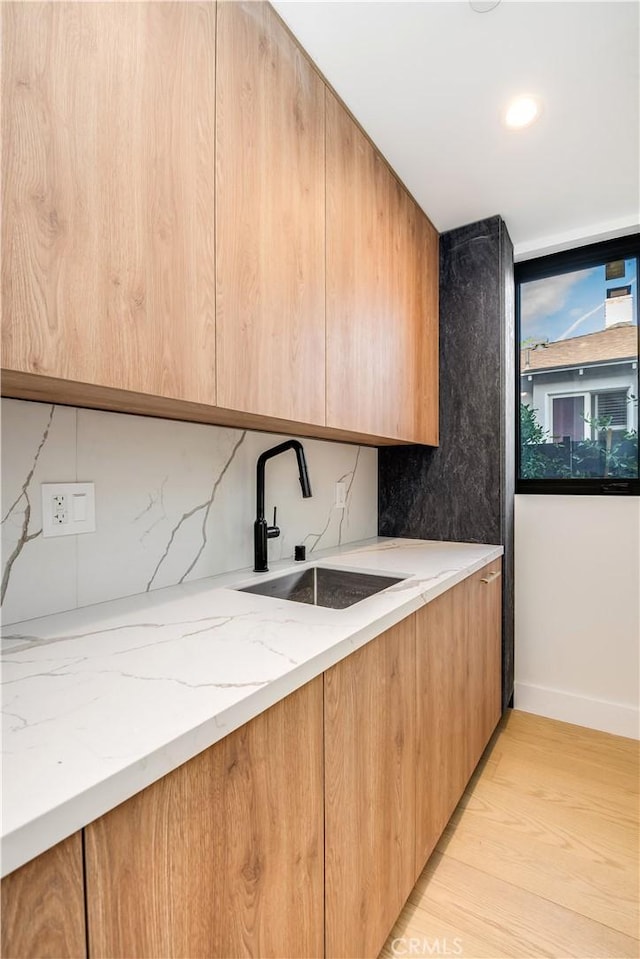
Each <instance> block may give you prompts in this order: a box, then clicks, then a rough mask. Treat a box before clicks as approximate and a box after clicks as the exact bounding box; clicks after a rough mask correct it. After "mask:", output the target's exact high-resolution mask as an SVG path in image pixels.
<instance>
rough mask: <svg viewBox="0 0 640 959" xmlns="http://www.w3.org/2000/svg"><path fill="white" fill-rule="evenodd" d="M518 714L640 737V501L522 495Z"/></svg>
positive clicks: (517, 553) (517, 607)
mask: <svg viewBox="0 0 640 959" xmlns="http://www.w3.org/2000/svg"><path fill="white" fill-rule="evenodd" d="M515 584H516V585H515V616H516V621H515V699H514V704H515V706H516V708H518V709H523V710H525V711H527V712H532V713H538V714H539V715H542V716H550V717H552V718H554V719H561V720H564V721H566V722H570V723H576V724H578V725H581V726H589V727H592V728H594V729H601V730H605V731H607V732H612V733H617V734H618V735H622V736H632V737H635V738H640V720H639V717H640V711H639V706H640V500H639V499H638V498H635V497H618V498H607V497H604V496H599V497H596V496H531V495H519V496H516V502H515Z"/></svg>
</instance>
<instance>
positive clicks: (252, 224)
mask: <svg viewBox="0 0 640 959" xmlns="http://www.w3.org/2000/svg"><path fill="white" fill-rule="evenodd" d="M217 59H218V65H217V114H216V270H217V350H218V394H217V395H218V399H217V402H218V406H221V407H226V408H229V409H234V410H245V411H248V412H251V413H261V414H263V415H265V416H273V417H280V418H284V419H291V420H298V421H301V422H305V423H315V424H321V425H323V424H324V422H325V409H324V403H325V376H324V349H325V346H324V341H325V326H324V282H325V272H324V242H325V236H324V204H325V188H324V84H323V82H322V80H321V79H320V76H319V75H318V74H317V73H316V71H315V70H314V69H313V67H312V66H311V64H310V63H309V61H308V60H307V59H306V57H305V55H304V54H303V53H302V51H301V49H300V48H299V47H298V46H297V44H296V43H295V42H294V41H293V39H292V38H291V36H290V34H289V33H288V32H287V30H286V29H285V27H284V26H283V25H282V23H281V21H280V20H279V19H278V17H277V16H276V14H275V13H274V11H273V9H272V8H271V6H270V5H269V4H267V3H262V2H235V3H219V4H218V54H217Z"/></svg>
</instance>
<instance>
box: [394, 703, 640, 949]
mask: <svg viewBox="0 0 640 959" xmlns="http://www.w3.org/2000/svg"><path fill="white" fill-rule="evenodd" d="M638 759H639V747H638V743H636V742H635V741H634V740H631V739H622V738H620V737H618V736H610V735H608V734H607V733H599V732H595V731H593V730H590V729H583V728H582V727H580V726H570V725H568V724H566V723H559V722H555V721H554V720H550V719H543V718H541V717H539V716H532V715H530V714H528V713H521V712H517V711H515V710H514V711H509V713H508V714H507V716H506V717H505V719H503V721H502V723H501V725H500V726H499V728H498V730H497V731H496V734H495V736H494V738H493V740H492V742H491V744H490V745H489V747H488V749H487V752H486V753H485V756H484V758H483V761H482V763H481V764H480V766H479V767H478V769H477V770H476V773H475V775H474V777H473V779H472V781H471V782H470V783H469V786H468V787H467V790H466V792H465V794H464V796H463V797H462V799H461V801H460V804H459V806H458V808H457V809H456V811H455V813H454V814H453V817H452V819H451V822H450V823H449V825H448V827H447V829H446V831H445V833H444V835H443V836H442V838H441V840H440V842H439V844H438V846H437V848H436V851H435V852H434V854H433V856H432V857H431V859H430V860H429V862H428V863H427V866H426V868H425V870H424V872H423V873H422V875H421V877H420V879H419V880H418V882H417V884H416V886H415V888H414V890H413V892H412V893H411V896H410V898H409V901H408V902H407V905H406V906H405V909H404V911H403V913H402V915H401V916H400V919H399V920H398V922H397V923H396V926H395V928H394V930H393V932H392V933H391V936H390V937H389V940H388V941H387V943H386V945H385V948H384V950H383V951H382V953H381V956H383V957H413V959H422V957H426V956H429V957H433V956H460V957H462V959H478V957H492V959H496V957H499V956H517V957H520V959H534V957H537V956H555V957H568V956H575V957H579V959H586V957H591V956H593V957H598V959H605V957H620V956H629V957H633V959H638V957H640V941H639V940H640V927H639V918H638V898H639V862H640V860H639V833H640V827H639V810H640V790H639V783H640V775H639V763H638Z"/></svg>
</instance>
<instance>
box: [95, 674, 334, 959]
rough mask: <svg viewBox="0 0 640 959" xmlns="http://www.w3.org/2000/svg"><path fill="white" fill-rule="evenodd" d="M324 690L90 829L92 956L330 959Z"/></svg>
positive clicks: (241, 732)
mask: <svg viewBox="0 0 640 959" xmlns="http://www.w3.org/2000/svg"><path fill="white" fill-rule="evenodd" d="M322 696H323V692H322V677H321V676H320V677H318V678H317V679H315V680H313V681H312V682H311V683H309V684H308V685H306V686H304V687H302V688H301V689H299V690H298V691H297V692H295V693H293V694H292V695H291V696H288V697H287V698H286V699H284V700H283V701H282V702H280V703H277V704H276V705H275V706H273V707H271V709H269V710H267V712H265V713H262V714H261V715H260V716H258V717H256V719H254V720H252V721H251V722H249V723H247V725H245V726H243V727H242V728H241V729H238V730H237V731H236V732H233V733H231V734H230V735H229V736H227V737H226V738H225V739H223V740H222V741H221V742H219V743H217V744H216V745H214V746H212V747H211V748H210V749H208V750H206V751H205V752H203V753H201V754H200V755H199V756H197V757H196V758H195V759H193V760H191V761H190V762H188V763H185V764H184V765H183V766H181V767H180V768H179V769H176V770H175V771H174V772H172V773H171V774H170V775H168V776H166V777H165V778H164V779H161V780H160V781H159V782H157V783H155V784H154V785H152V786H150V787H149V788H148V789H145V790H144V791H143V792H141V793H139V794H138V795H137V796H134V797H133V798H132V799H130V800H128V801H127V802H125V803H123V804H122V805H121V806H119V807H117V808H116V809H114V810H112V811H111V812H109V813H108V814H107V815H106V816H103V817H102V819H99V820H97V821H96V822H94V823H92V824H91V825H90V826H88V827H87V829H86V868H87V900H88V919H89V951H90V954H91V955H92V956H109V957H112V959H113V957H131V956H136V957H143V956H148V957H157V956H172V957H199V956H202V957H209V959H211V957H224V959H226V957H229V956H234V957H240V956H254V957H268V956H273V957H281V956H292V957H293V956H296V957H303V956H313V957H316V956H321V955H323V952H324V941H323V813H322V778H323V768H322Z"/></svg>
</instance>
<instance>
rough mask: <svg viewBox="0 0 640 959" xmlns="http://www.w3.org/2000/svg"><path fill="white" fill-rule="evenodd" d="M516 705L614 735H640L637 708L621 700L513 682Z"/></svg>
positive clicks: (539, 714)
mask: <svg viewBox="0 0 640 959" xmlns="http://www.w3.org/2000/svg"><path fill="white" fill-rule="evenodd" d="M513 705H514V707H515V709H521V710H522V711H523V712H525V713H535V714H536V715H537V716H547V717H548V718H549V719H560V720H562V721H563V722H565V723H574V724H575V725H576V726H587V727H588V728H589V729H600V730H601V731H602V732H605V733H614V735H616V736H628V737H629V738H630V739H640V710H639V709H638V708H637V707H633V706H624V705H622V704H620V703H609V702H606V701H604V700H602V699H587V698H586V697H585V696H575V695H574V694H573V693H565V692H563V691H562V690H561V689H549V688H547V687H546V686H533V685H530V684H528V683H516V684H515V690H514V703H513Z"/></svg>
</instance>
